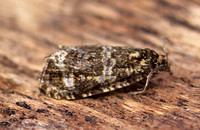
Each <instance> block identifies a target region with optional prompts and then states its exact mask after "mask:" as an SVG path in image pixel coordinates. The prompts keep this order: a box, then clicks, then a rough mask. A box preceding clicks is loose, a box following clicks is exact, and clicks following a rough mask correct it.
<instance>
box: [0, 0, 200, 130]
mask: <svg viewBox="0 0 200 130" xmlns="http://www.w3.org/2000/svg"><path fill="white" fill-rule="evenodd" d="M199 21H200V2H199V0H173V1H172V0H140V1H133V0H123V1H122V0H113V1H111V0H101V1H98V0H95V1H89V0H84V1H83V0H73V1H72V0H54V1H53V0H48V1H45V0H15V1H14V0H6V1H5V0H0V68H1V69H0V129H1V128H11V129H14V128H25V129H30V128H33V129H48V128H51V129H55V128H56V129H143V128H144V129H183V128H184V129H200V43H199V41H200V22H199ZM163 37H168V38H169V39H170V42H169V43H167V44H166V48H167V51H168V53H169V60H170V62H171V71H172V72H171V73H170V74H169V73H160V74H159V76H158V77H156V78H154V79H152V80H151V82H150V84H149V87H148V89H147V91H146V92H145V93H144V94H141V95H130V94H129V92H132V91H133V89H134V88H136V87H143V86H144V85H143V84H140V83H138V84H135V85H133V86H132V87H129V88H126V89H120V90H118V91H114V92H111V93H106V94H101V95H98V96H93V97H91V98H85V99H80V100H75V101H67V100H55V99H52V98H48V97H46V96H45V95H43V94H40V92H39V90H38V84H39V81H38V80H39V76H40V73H41V71H42V68H43V67H44V65H45V59H44V57H45V56H48V55H49V54H51V53H53V52H55V51H57V50H58V48H57V46H58V45H65V46H76V45H86V44H87V45H99V44H102V45H113V46H132V47H137V48H151V49H154V50H155V51H157V52H160V53H163V51H162V48H163V44H162V38H163Z"/></svg>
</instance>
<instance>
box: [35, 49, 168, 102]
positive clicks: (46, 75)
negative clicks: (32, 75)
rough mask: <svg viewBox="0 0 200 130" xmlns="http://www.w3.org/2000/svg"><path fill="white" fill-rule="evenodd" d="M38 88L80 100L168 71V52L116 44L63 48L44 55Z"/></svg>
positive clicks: (47, 92) (48, 92)
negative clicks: (44, 61)
mask: <svg viewBox="0 0 200 130" xmlns="http://www.w3.org/2000/svg"><path fill="white" fill-rule="evenodd" d="M46 62H47V63H46V65H45V67H44V69H43V71H42V74H41V78H40V85H39V89H40V90H41V92H43V93H44V94H46V95H47V96H49V97H52V98H55V99H67V100H73V99H79V98H85V97H89V96H92V95H97V94H101V93H106V92H110V91H114V90H116V89H120V88H123V87H127V86H131V85H133V84H134V83H136V82H139V81H142V80H146V84H145V86H144V89H143V90H142V91H137V92H135V94H139V93H143V92H144V91H145V90H146V88H147V86H148V83H149V80H150V78H151V77H152V76H153V75H154V73H155V72H157V71H169V70H170V67H169V63H168V58H167V53H166V54H165V55H160V54H158V53H156V52H155V51H154V50H151V49H148V48H146V49H140V48H131V47H119V46H104V45H93V46H89V45H88V46H76V47H64V46H63V47H62V48H60V50H59V51H57V52H55V53H53V54H51V55H50V56H48V57H46Z"/></svg>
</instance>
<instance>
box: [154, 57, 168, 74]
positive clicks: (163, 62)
mask: <svg viewBox="0 0 200 130" xmlns="http://www.w3.org/2000/svg"><path fill="white" fill-rule="evenodd" d="M157 67H158V70H159V71H168V72H169V71H170V63H169V62H168V58H167V57H166V55H159V57H158V63H157Z"/></svg>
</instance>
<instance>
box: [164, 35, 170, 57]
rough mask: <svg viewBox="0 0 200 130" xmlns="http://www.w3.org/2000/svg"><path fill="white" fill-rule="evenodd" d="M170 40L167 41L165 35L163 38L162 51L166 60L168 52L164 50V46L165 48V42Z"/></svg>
mask: <svg viewBox="0 0 200 130" xmlns="http://www.w3.org/2000/svg"><path fill="white" fill-rule="evenodd" d="M169 42H170V41H169V39H168V38H167V37H164V38H163V51H164V53H165V57H166V58H167V60H168V52H167V51H166V48H165V44H166V43H169Z"/></svg>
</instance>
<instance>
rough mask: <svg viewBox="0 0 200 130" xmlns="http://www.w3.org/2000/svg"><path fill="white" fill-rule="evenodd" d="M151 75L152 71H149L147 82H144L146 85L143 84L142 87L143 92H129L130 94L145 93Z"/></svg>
mask: <svg viewBox="0 0 200 130" xmlns="http://www.w3.org/2000/svg"><path fill="white" fill-rule="evenodd" d="M153 73H154V70H151V72H150V73H149V75H148V76H147V80H146V83H145V86H144V89H143V90H141V91H137V92H131V93H130V94H142V93H144V92H145V91H146V89H147V86H148V84H149V81H150V79H151V77H152V76H153Z"/></svg>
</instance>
